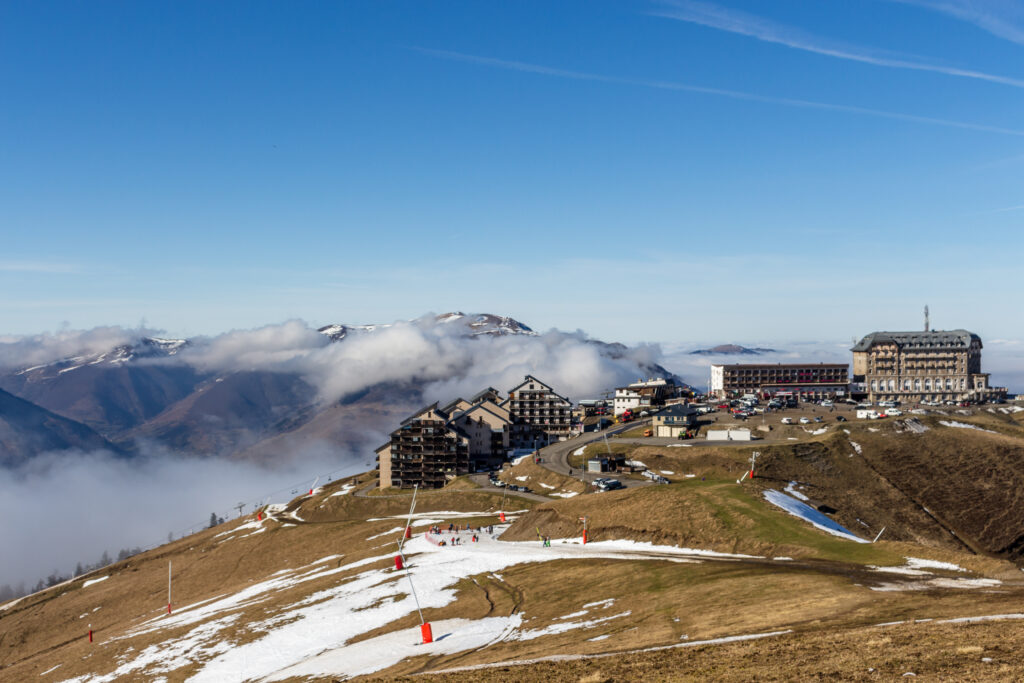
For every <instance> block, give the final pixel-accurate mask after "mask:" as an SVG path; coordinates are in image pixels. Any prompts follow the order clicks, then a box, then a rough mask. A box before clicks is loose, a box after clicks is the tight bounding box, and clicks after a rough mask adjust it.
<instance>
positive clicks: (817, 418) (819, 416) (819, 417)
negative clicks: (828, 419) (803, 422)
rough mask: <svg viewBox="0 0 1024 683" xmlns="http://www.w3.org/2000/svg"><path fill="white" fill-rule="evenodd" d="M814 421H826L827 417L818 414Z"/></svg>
mask: <svg viewBox="0 0 1024 683" xmlns="http://www.w3.org/2000/svg"><path fill="white" fill-rule="evenodd" d="M814 421H815V422H824V421H825V418H823V417H822V416H821V415H818V416H816V417H815V418H814Z"/></svg>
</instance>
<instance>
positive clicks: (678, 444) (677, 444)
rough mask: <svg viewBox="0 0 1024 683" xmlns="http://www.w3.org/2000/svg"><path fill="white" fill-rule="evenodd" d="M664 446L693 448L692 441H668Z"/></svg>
mask: <svg viewBox="0 0 1024 683" xmlns="http://www.w3.org/2000/svg"><path fill="white" fill-rule="evenodd" d="M665 448H693V444H692V443H670V444H669V445H668V446H666V447H665Z"/></svg>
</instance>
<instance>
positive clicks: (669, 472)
mask: <svg viewBox="0 0 1024 683" xmlns="http://www.w3.org/2000/svg"><path fill="white" fill-rule="evenodd" d="M661 473H662V474H675V472H673V471H672V470H661Z"/></svg>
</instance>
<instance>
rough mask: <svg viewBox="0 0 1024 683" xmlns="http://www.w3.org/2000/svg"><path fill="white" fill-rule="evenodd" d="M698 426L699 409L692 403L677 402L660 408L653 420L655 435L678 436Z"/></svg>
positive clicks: (652, 428)
mask: <svg viewBox="0 0 1024 683" xmlns="http://www.w3.org/2000/svg"><path fill="white" fill-rule="evenodd" d="M696 426H697V409H696V408H694V407H693V406H692V405H684V404H681V403H680V404H676V405H671V406H669V407H667V408H665V409H663V410H660V411H659V412H657V413H656V414H655V415H654V418H653V419H652V421H651V430H652V433H653V434H654V436H664V437H669V438H672V439H675V438H678V437H679V436H680V435H682V434H685V433H686V432H688V431H689V430H691V429H693V428H694V427H696Z"/></svg>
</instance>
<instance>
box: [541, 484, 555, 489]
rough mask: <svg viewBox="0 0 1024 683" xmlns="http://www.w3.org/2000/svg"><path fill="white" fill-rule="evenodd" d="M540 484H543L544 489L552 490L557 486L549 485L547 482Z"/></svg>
mask: <svg viewBox="0 0 1024 683" xmlns="http://www.w3.org/2000/svg"><path fill="white" fill-rule="evenodd" d="M541 486H543V487H544V488H546V489H548V490H554V489H555V488H557V487H555V486H551V485H549V484H545V483H543V482H542V483H541Z"/></svg>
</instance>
